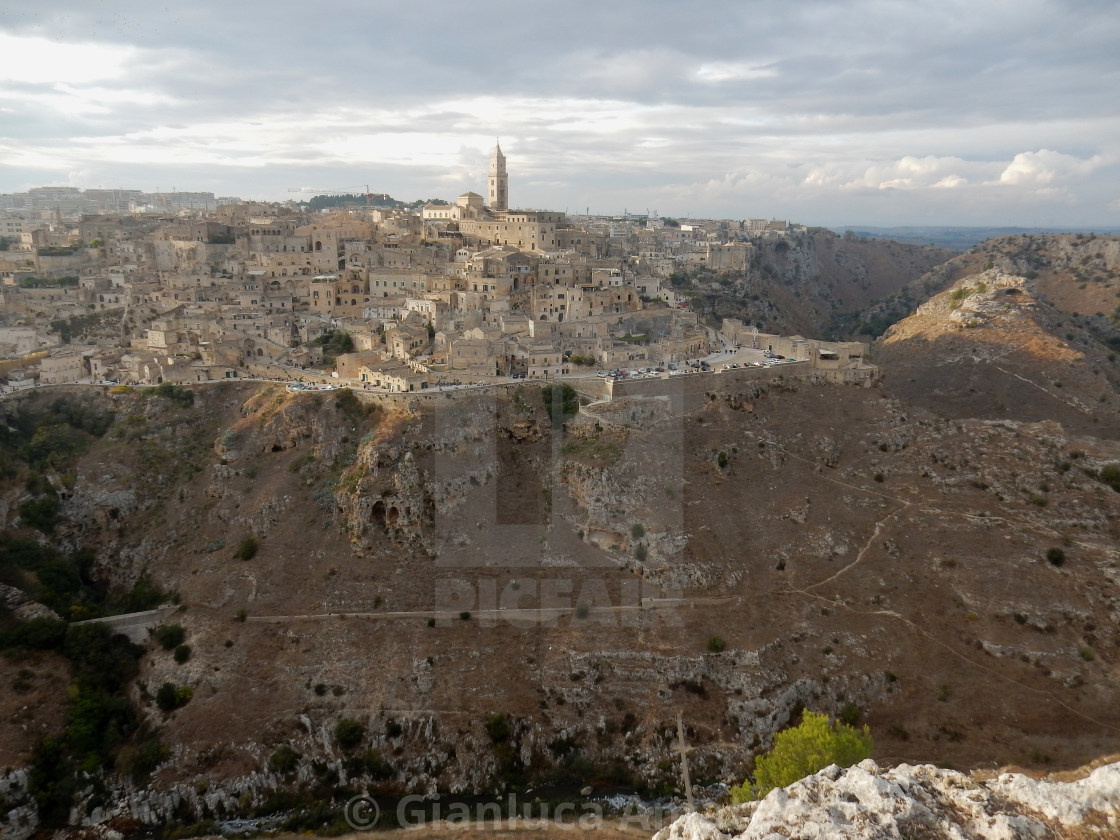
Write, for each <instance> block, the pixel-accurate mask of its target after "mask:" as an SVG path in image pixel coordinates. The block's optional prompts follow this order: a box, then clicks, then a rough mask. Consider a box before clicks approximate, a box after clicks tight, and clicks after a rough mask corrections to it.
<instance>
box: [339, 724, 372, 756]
mask: <svg viewBox="0 0 1120 840" xmlns="http://www.w3.org/2000/svg"><path fill="white" fill-rule="evenodd" d="M365 736H366V728H365V727H364V726H363V725H362V724H361V723H359V722H358V721H356V720H354V718H343V719H342V720H340V721H339V722H338V723H336V724H335V726H334V740H335V743H337V744H338V745H339V746H340V747H342V749H344V750H352V749H353V748H354V747H356V746H358V744H360V743H361V742H362V738H364V737H365Z"/></svg>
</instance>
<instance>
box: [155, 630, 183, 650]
mask: <svg viewBox="0 0 1120 840" xmlns="http://www.w3.org/2000/svg"><path fill="white" fill-rule="evenodd" d="M155 637H156V641H157V642H159V644H160V647H162V648H163V649H164V650H173V649H174V648H177V647H179V645H181V644H182V643H183V640H184V639H186V638H187V631H186V628H184V627H183V625H181V624H161V625H160V626H159V627H157V628H156V632H155Z"/></svg>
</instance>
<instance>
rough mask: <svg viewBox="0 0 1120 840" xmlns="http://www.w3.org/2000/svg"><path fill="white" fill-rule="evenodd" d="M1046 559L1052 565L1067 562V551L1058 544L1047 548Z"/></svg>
mask: <svg viewBox="0 0 1120 840" xmlns="http://www.w3.org/2000/svg"><path fill="white" fill-rule="evenodd" d="M1046 560H1047V561H1048V562H1049V563H1050V565H1051V566H1060V565H1062V564H1063V563H1065V562H1066V553H1065V552H1064V551H1062V550H1061V549H1060V548H1058V547H1057V546H1055V547H1054V548H1048V549H1046Z"/></svg>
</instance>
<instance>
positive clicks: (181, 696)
mask: <svg viewBox="0 0 1120 840" xmlns="http://www.w3.org/2000/svg"><path fill="white" fill-rule="evenodd" d="M192 697H194V689H193V688H191V687H190V686H189V685H180V686H176V685H175V684H174V683H169V682H165V683H164V684H163V685H161V686H160V687H159V689H158V690H157V691H156V705H157V706H158V707H159V708H160V710H161V711H164V712H171V711H174V710H175V709H178V708H181V707H182V706H185V705H187V703H189V702H191V698H192Z"/></svg>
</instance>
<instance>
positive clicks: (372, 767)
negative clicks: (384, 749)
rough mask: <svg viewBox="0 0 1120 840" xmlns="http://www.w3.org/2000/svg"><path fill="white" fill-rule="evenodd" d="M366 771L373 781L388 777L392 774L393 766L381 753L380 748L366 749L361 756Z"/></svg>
mask: <svg viewBox="0 0 1120 840" xmlns="http://www.w3.org/2000/svg"><path fill="white" fill-rule="evenodd" d="M362 764H363V765H364V766H365V771H366V773H368V774H369V777H370V778H371V779H373V780H374V781H381V780H383V779H388V778H390V777H391V776H392V775H393V766H392V765H391V764H389V762H388V761H386V760H385V758H384V757H383V756H382V755H381V751H380V750H376V749H368V750H366V752H365V755H363V756H362Z"/></svg>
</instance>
